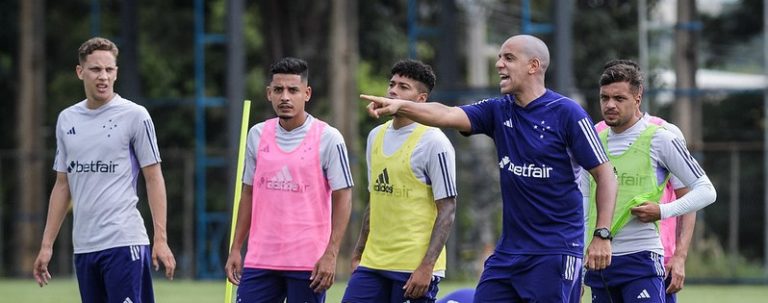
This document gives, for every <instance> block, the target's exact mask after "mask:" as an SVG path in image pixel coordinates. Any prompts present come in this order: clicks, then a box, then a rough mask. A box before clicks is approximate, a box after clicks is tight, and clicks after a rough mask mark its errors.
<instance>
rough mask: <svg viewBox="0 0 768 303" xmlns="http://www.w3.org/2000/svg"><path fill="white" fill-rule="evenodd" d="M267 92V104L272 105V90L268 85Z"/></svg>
mask: <svg viewBox="0 0 768 303" xmlns="http://www.w3.org/2000/svg"><path fill="white" fill-rule="evenodd" d="M265 91H266V92H267V93H266V94H267V102H269V103H272V100H271V99H270V98H269V96H270V95H272V90H271V89H269V85H267V89H265Z"/></svg>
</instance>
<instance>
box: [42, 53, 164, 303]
mask: <svg viewBox="0 0 768 303" xmlns="http://www.w3.org/2000/svg"><path fill="white" fill-rule="evenodd" d="M117 54H118V49H117V46H115V44H114V43H112V41H109V40H107V39H104V38H92V39H90V40H88V41H85V43H83V44H82V45H81V46H80V49H79V50H78V56H79V64H78V65H77V67H76V69H75V71H76V73H77V77H78V78H79V79H80V80H82V81H83V86H84V89H85V96H86V99H85V100H83V101H81V102H79V103H77V104H75V105H72V106H70V107H68V108H66V109H64V110H63V111H62V112H61V113H60V114H59V118H58V120H57V122H56V159H55V161H54V165H53V169H54V170H55V171H56V183H55V184H54V186H53V190H52V192H51V198H50V203H49V206H48V219H47V221H46V224H45V231H44V233H43V240H42V243H41V245H40V253H39V254H38V256H37V259H36V260H35V264H34V270H33V274H34V276H35V279H36V280H37V283H38V284H40V286H41V287H42V286H44V285H46V284H48V282H49V280H50V278H51V275H50V273H49V272H48V264H49V262H50V260H51V256H52V254H53V243H54V241H55V239H56V236H57V235H58V233H59V229H60V228H61V223H62V221H63V220H64V217H65V215H66V213H67V209H68V208H69V205H70V200H71V201H72V209H73V231H72V241H73V242H74V250H75V273H76V275H77V281H78V285H79V287H80V296H81V299H82V302H134V303H138V302H145V303H146V302H154V295H153V291H152V279H151V270H150V254H149V244H150V241H149V238H148V237H147V231H146V229H145V228H144V220H143V219H142V217H141V214H140V213H139V210H138V209H136V204H137V202H138V201H139V198H138V196H137V194H136V182H137V181H138V177H139V172H141V173H142V174H143V175H144V180H145V182H146V187H147V196H148V197H147V198H148V201H149V208H150V210H151V212H152V226H153V227H154V241H153V242H154V243H153V244H154V245H153V246H152V254H151V262H152V264H153V266H154V268H155V270H158V269H159V264H160V263H162V264H163V265H164V266H165V276H166V277H167V278H168V279H173V273H174V270H175V268H176V261H175V259H174V257H173V254H172V253H171V250H170V248H169V247H168V239H167V233H166V229H165V227H166V212H167V209H166V207H167V206H166V196H165V181H164V179H163V174H162V171H161V169H160V153H159V151H158V148H157V138H156V136H155V128H154V125H153V123H152V119H151V118H150V116H149V113H148V112H147V110H146V109H145V108H144V107H142V106H140V105H137V104H135V103H133V102H131V101H130V100H127V99H123V98H122V97H120V95H118V94H116V93H115V92H114V84H115V80H116V79H117V64H116V61H117Z"/></svg>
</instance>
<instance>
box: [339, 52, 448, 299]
mask: <svg viewBox="0 0 768 303" xmlns="http://www.w3.org/2000/svg"><path fill="white" fill-rule="evenodd" d="M434 86H435V74H434V72H433V71H432V68H431V67H430V66H429V65H426V64H424V63H422V62H421V61H417V60H402V61H399V62H397V63H396V64H395V65H394V66H393V67H392V71H391V77H390V80H389V89H388V96H389V97H391V98H399V99H406V100H411V101H413V102H427V99H428V97H429V93H430V92H431V91H432V88H433V87H434ZM367 142H368V143H367V145H366V146H367V147H366V160H367V162H368V184H369V186H368V190H369V192H370V199H369V200H370V201H369V205H368V208H367V209H366V213H365V215H364V216H363V224H362V225H363V226H362V229H361V231H360V236H359V238H358V240H357V245H356V247H355V251H354V252H353V254H352V262H353V264H352V267H353V269H354V272H353V273H352V276H351V277H350V279H349V283H348V284H347V290H346V292H345V294H344V299H343V300H342V302H347V303H358V302H359V303H372V302H385V303H389V302H404V301H409V302H411V303H418V302H434V301H435V299H436V295H437V291H438V283H440V280H441V279H442V278H444V277H445V269H446V260H445V242H446V241H447V240H448V235H449V234H450V232H451V226H452V225H453V219H454V215H455V212H456V195H457V194H456V177H455V175H456V174H455V171H456V164H455V162H456V161H455V152H454V150H453V146H452V145H451V142H450V141H449V140H448V137H446V136H445V134H443V132H442V131H440V129H437V128H433V127H428V126H424V125H422V124H419V123H415V122H413V121H412V120H410V119H408V118H406V117H401V116H394V118H393V119H392V120H391V121H388V122H386V123H384V124H382V125H379V126H377V127H376V128H374V129H373V130H371V132H370V133H369V134H368V141H367ZM358 265H359V266H358Z"/></svg>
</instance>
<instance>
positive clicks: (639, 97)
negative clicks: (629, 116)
mask: <svg viewBox="0 0 768 303" xmlns="http://www.w3.org/2000/svg"><path fill="white" fill-rule="evenodd" d="M635 101H636V102H637V105H640V104H641V103H642V102H643V86H642V85H640V87H639V88H638V89H637V94H636V95H635Z"/></svg>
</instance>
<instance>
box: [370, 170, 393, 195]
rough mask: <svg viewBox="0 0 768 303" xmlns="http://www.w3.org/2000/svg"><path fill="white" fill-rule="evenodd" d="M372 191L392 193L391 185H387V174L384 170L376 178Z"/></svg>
mask: <svg viewBox="0 0 768 303" xmlns="http://www.w3.org/2000/svg"><path fill="white" fill-rule="evenodd" d="M373 191H377V192H383V193H390V194H391V193H392V191H393V187H392V185H389V173H387V169H386V168H385V169H384V170H383V171H382V172H381V173H380V174H379V176H378V177H377V178H376V184H374V185H373Z"/></svg>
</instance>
